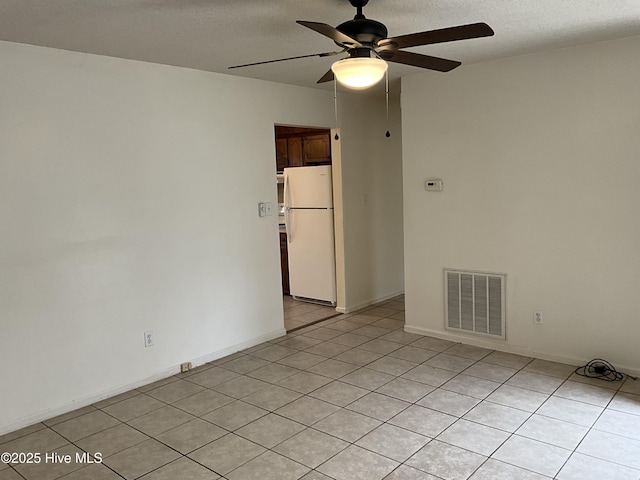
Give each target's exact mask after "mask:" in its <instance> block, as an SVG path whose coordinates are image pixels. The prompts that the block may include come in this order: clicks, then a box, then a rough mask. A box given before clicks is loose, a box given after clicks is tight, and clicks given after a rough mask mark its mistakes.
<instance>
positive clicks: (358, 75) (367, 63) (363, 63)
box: [331, 57, 387, 90]
mask: <svg viewBox="0 0 640 480" xmlns="http://www.w3.org/2000/svg"><path fill="white" fill-rule="evenodd" d="M331 70H332V71H333V74H334V75H335V77H336V80H338V81H339V82H340V83H341V84H343V85H345V86H346V87H348V88H351V89H354V90H364V89H365V88H369V87H371V86H373V85H375V84H376V83H378V82H379V81H380V80H382V77H384V74H385V72H386V71H387V62H385V61H384V60H381V59H379V58H367V57H355V58H354V57H350V58H345V59H343V60H338V61H337V62H335V63H334V64H333V65H331Z"/></svg>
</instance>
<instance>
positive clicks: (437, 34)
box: [229, 0, 494, 89]
mask: <svg viewBox="0 0 640 480" xmlns="http://www.w3.org/2000/svg"><path fill="white" fill-rule="evenodd" d="M349 3H351V5H352V6H353V7H355V8H356V10H357V12H356V15H355V17H353V20H348V21H346V22H344V23H342V24H340V25H338V26H337V27H335V28H334V27H332V26H331V25H327V24H326V23H318V22H308V21H304V20H298V21H297V22H296V23H299V24H300V25H302V26H304V27H307V28H310V29H311V30H314V31H316V32H318V33H320V34H322V35H324V36H326V37H329V38H330V39H332V40H333V41H334V42H335V43H336V44H337V45H338V46H339V47H342V50H340V51H335V52H323V53H314V54H311V55H299V56H296V57H287V58H279V59H276V60H266V61H263V62H255V63H247V64H244V65H235V66H232V67H229V68H242V67H251V66H254V65H263V64H266V63H275V62H283V61H286V60H296V59H299V58H308V57H328V56H332V55H338V54H341V53H345V52H346V53H347V54H348V55H349V56H348V57H347V58H345V59H343V60H340V61H338V62H335V63H334V64H333V65H332V67H331V70H329V71H328V72H327V73H325V74H324V75H323V76H322V77H321V78H320V80H318V82H317V83H323V82H329V81H331V80H333V79H334V76H335V78H337V80H338V81H340V82H341V83H343V84H345V85H347V86H348V87H351V88H356V89H360V88H368V87H370V86H371V85H373V84H375V83H377V82H378V81H379V80H380V79H381V78H382V77H383V76H384V73H385V72H386V69H387V64H386V62H394V63H402V64H405V65H412V66H414V67H420V68H426V69H429V70H436V71H439V72H448V71H450V70H453V69H454V68H456V67H458V66H460V65H461V63H460V62H457V61H455V60H447V59H445V58H438V57H432V56H430V55H423V54H420V53H413V52H406V51H404V50H402V49H404V48H409V47H417V46H421V45H431V44H434V43H444V42H453V41H456V40H465V39H471V38H480V37H489V36H492V35H493V34H494V32H493V30H492V29H491V27H490V26H489V25H487V24H486V23H472V24H469V25H459V26H456V27H448V28H442V29H439V30H430V31H426V32H419V33H412V34H408V35H400V36H398V37H391V38H387V35H388V32H387V27H386V26H385V25H384V24H382V23H380V22H378V21H376V20H371V19H368V18H366V17H365V16H364V15H363V13H362V7H364V6H365V5H366V4H367V3H369V0H349ZM365 70H367V71H370V73H371V75H372V77H371V78H368V79H367V80H363V79H362V78H356V77H358V76H360V77H362V75H363V74H364V73H366V72H365ZM354 79H355V80H354ZM350 82H351V84H350Z"/></svg>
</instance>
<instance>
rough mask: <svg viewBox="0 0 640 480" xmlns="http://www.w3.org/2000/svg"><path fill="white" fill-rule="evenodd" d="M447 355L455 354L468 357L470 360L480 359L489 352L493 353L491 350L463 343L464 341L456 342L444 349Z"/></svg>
mask: <svg viewBox="0 0 640 480" xmlns="http://www.w3.org/2000/svg"><path fill="white" fill-rule="evenodd" d="M446 353H447V354H449V355H456V356H458V357H464V358H470V359H472V360H476V361H477V360H480V359H482V358H484V357H486V356H487V355H489V354H490V353H493V350H490V349H488V348H482V347H475V346H473V345H465V344H464V343H458V344H456V345H454V346H452V347H451V348H448V349H447V351H446Z"/></svg>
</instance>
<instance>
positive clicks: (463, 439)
mask: <svg viewBox="0 0 640 480" xmlns="http://www.w3.org/2000/svg"><path fill="white" fill-rule="evenodd" d="M508 437H509V433H507V432H504V431H502V430H498V429H496V428H492V427H488V426H486V425H481V424H479V423H474V422H469V421H467V420H458V421H457V422H455V423H454V424H453V425H451V426H450V427H449V428H447V429H446V430H445V431H444V432H442V433H441V434H440V435H438V437H437V438H436V439H437V440H439V441H441V442H445V443H448V444H449V445H455V446H456V447H460V448H464V449H465V450H469V451H471V452H475V453H479V454H480V455H484V456H486V457H489V456H491V454H492V453H493V452H494V451H495V450H496V449H497V448H498V447H499V446H500V445H502V443H504V441H505V440H506V439H507V438H508Z"/></svg>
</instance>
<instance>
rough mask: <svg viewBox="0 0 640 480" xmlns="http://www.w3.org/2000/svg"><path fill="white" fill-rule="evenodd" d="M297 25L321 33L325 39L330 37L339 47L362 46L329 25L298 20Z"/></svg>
mask: <svg viewBox="0 0 640 480" xmlns="http://www.w3.org/2000/svg"><path fill="white" fill-rule="evenodd" d="M296 23H299V24H300V25H302V26H303V27H307V28H310V29H311V30H314V31H316V32H318V33H321V34H322V35H324V36H325V37H329V38H330V39H331V40H333V41H334V42H336V43H337V44H338V45H342V46H343V47H348V48H353V47H361V46H362V44H361V43H360V42H358V41H356V40H354V39H353V38H351V37H349V36H348V35H345V34H344V33H342V32H341V31H340V30H338V29H336V28H334V27H332V26H331V25H327V24H326V23H318V22H307V21H305V20H296Z"/></svg>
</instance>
